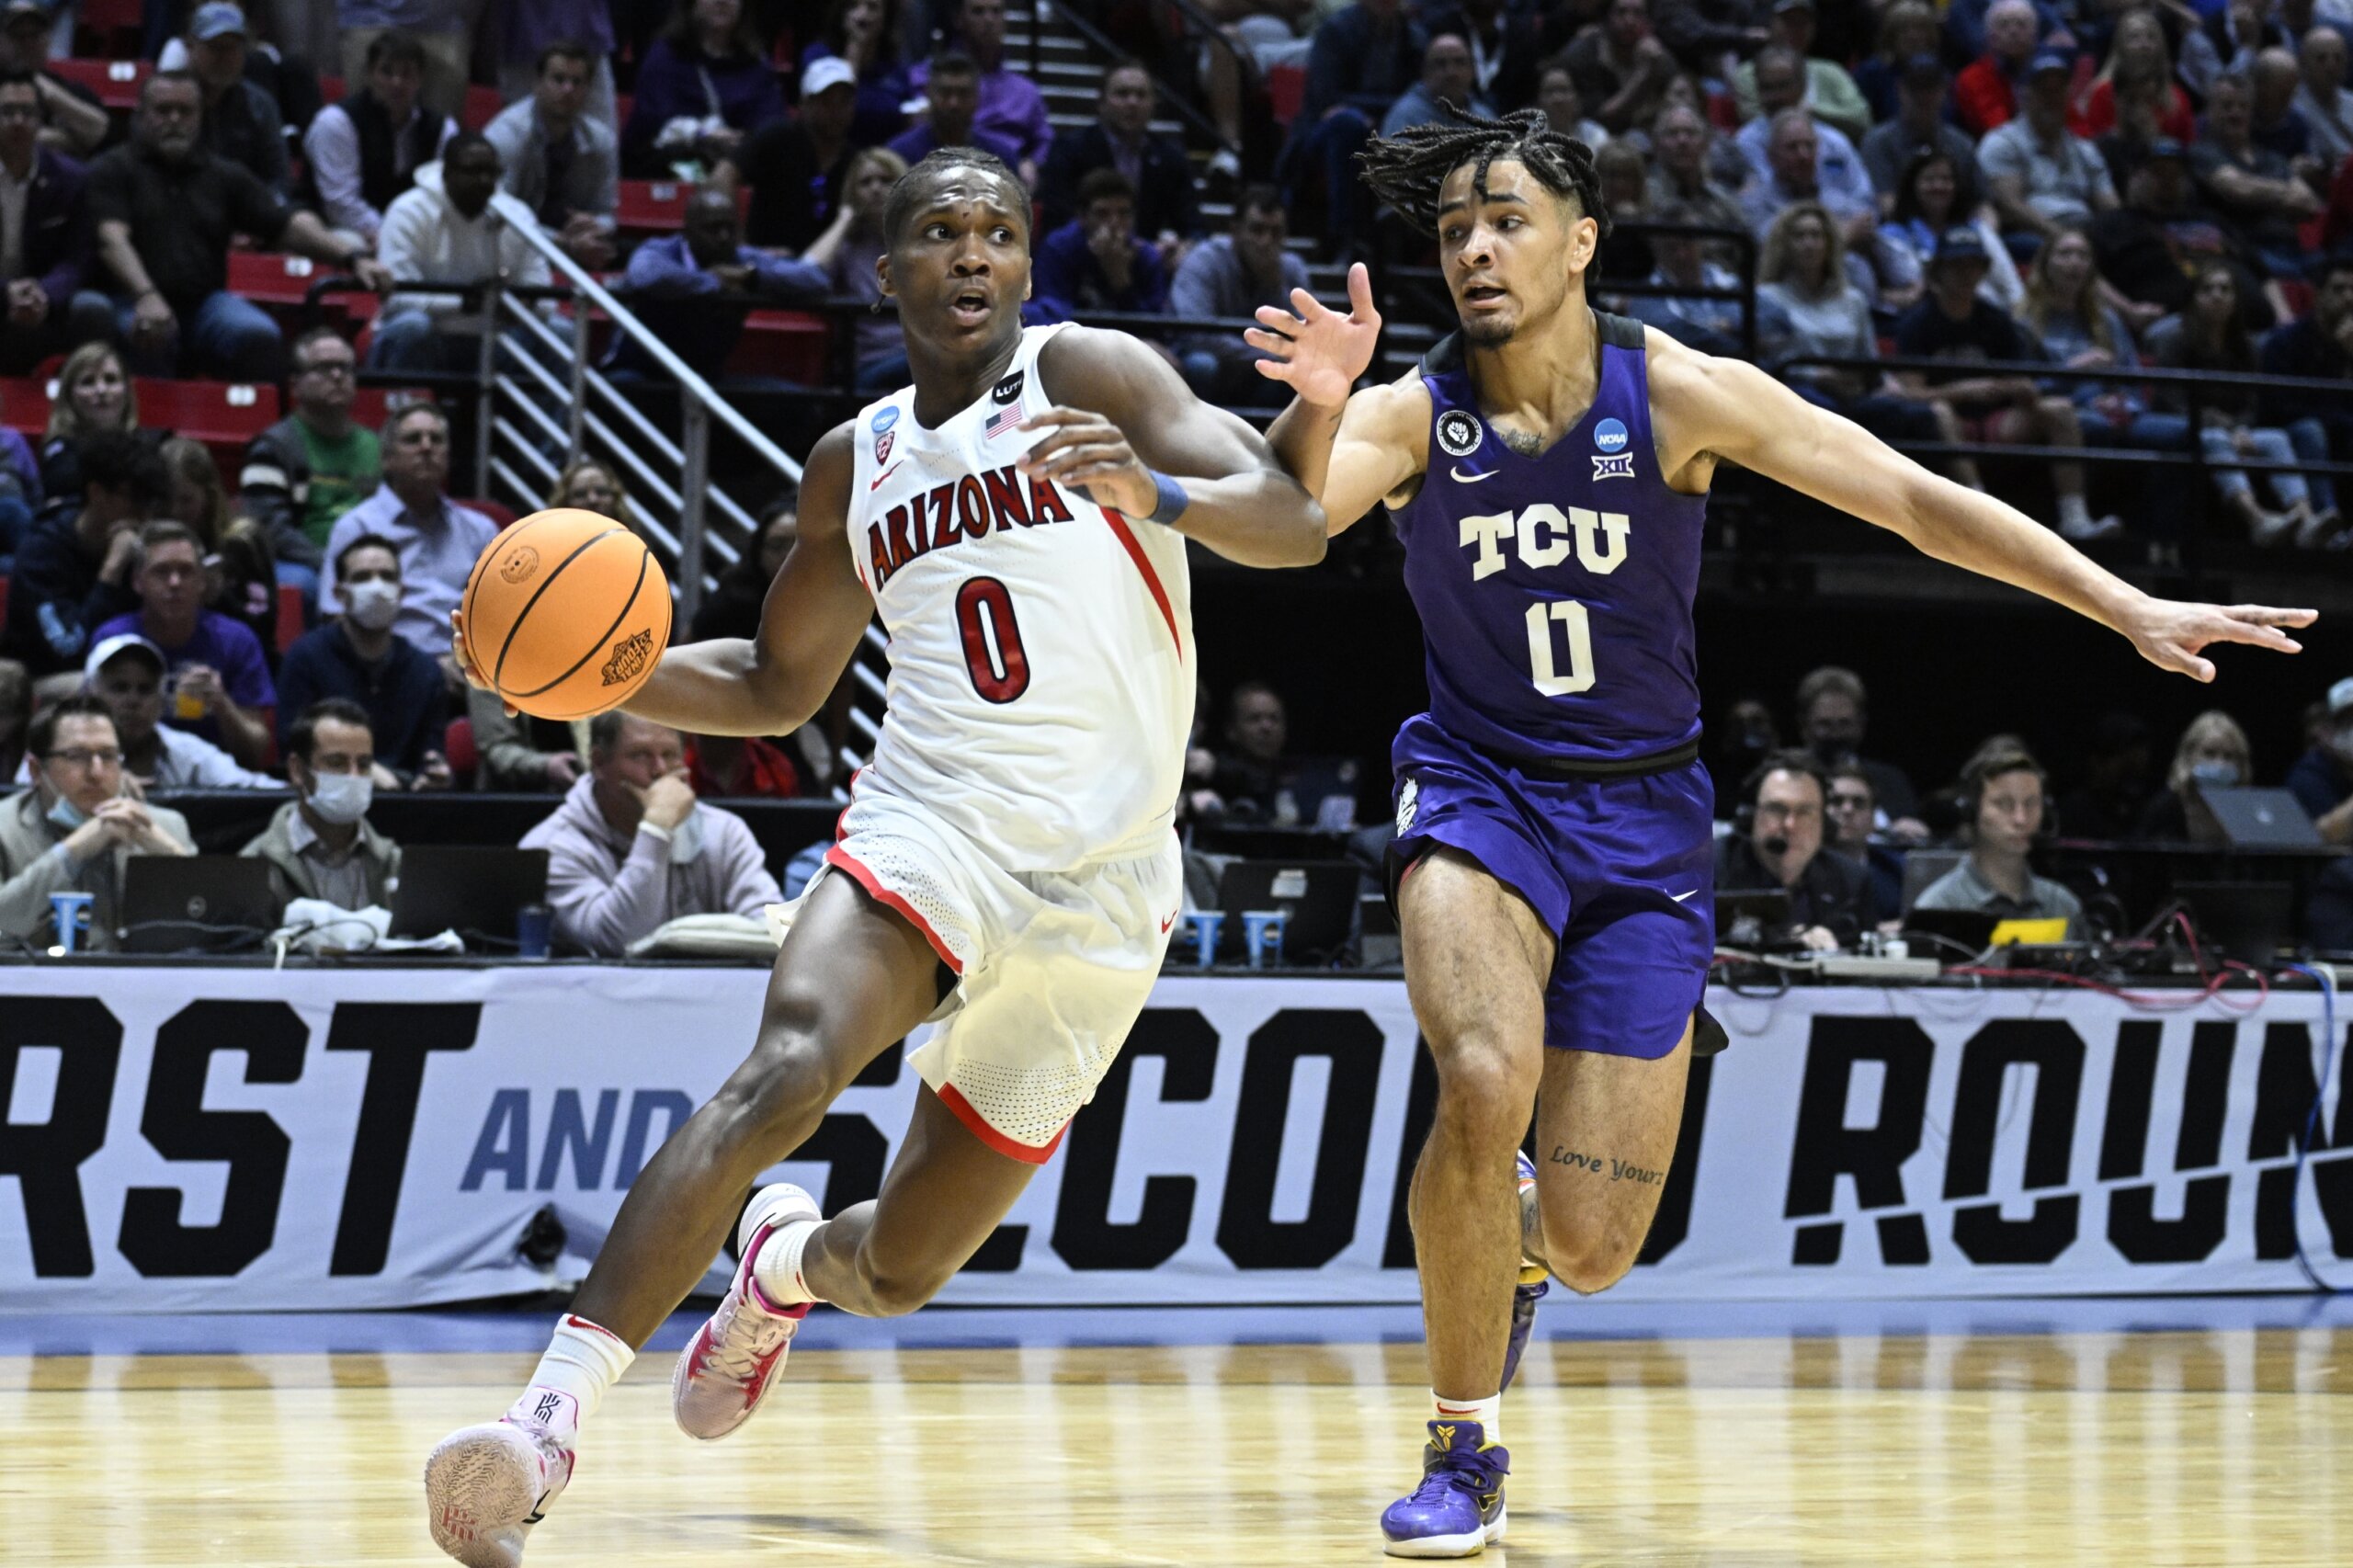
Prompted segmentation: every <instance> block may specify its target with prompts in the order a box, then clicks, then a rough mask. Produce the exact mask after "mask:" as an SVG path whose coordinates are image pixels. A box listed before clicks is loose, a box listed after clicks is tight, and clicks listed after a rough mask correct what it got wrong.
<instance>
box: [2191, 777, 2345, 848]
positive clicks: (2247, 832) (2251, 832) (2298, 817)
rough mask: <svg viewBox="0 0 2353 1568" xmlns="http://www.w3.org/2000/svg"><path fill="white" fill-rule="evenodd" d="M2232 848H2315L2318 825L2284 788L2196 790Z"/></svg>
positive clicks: (2317, 838)
mask: <svg viewBox="0 0 2353 1568" xmlns="http://www.w3.org/2000/svg"><path fill="white" fill-rule="evenodd" d="M2198 796H2199V799H2200V800H2202V801H2205V802H2206V809H2207V810H2209V811H2211V812H2213V813H2214V820H2215V821H2216V822H2218V823H2220V824H2222V833H2223V835H2224V836H2225V837H2227V838H2228V839H2229V840H2230V843H2231V847H2232V848H2234V849H2319V848H2323V847H2325V846H2324V845H2323V844H2322V843H2321V836H2320V829H2318V828H2316V827H2314V826H2313V819H2312V817H2311V816H2310V815H2309V814H2308V813H2307V812H2305V811H2304V806H2303V802H2302V801H2299V800H2297V799H2296V797H2295V795H2294V794H2293V793H2292V792H2291V791H2290V790H2253V789H2248V790H2200V791H2199V792H2198Z"/></svg>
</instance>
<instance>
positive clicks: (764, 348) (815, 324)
mask: <svg viewBox="0 0 2353 1568" xmlns="http://www.w3.org/2000/svg"><path fill="white" fill-rule="evenodd" d="M828 341H830V334H829V333H828V331H827V329H826V325H825V318H824V317H823V316H815V315H811V314H810V313H808V312H806V311H754V312H752V313H751V314H750V315H748V316H745V318H744V335H743V336H742V337H741V338H739V339H738V340H737V341H736V344H735V351H734V352H733V354H731V355H729V356H728V357H727V369H728V372H729V374H731V375H738V376H782V377H784V378H785V379H786V380H788V381H799V382H801V384H802V385H803V386H822V385H823V384H824V380H825V345H826V344H827V342H828Z"/></svg>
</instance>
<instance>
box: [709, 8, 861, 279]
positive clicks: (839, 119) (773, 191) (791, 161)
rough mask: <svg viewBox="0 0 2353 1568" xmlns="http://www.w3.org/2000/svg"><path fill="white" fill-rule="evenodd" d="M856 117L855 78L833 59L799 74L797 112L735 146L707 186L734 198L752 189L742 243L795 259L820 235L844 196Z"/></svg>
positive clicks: (826, 57)
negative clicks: (742, 188)
mask: <svg viewBox="0 0 2353 1568" xmlns="http://www.w3.org/2000/svg"><path fill="white" fill-rule="evenodd" d="M857 119H858V73H857V71H856V70H854V69H852V67H851V65H850V62H848V61H847V60H844V59H842V58H841V57H840V56H839V55H834V54H827V55H821V56H820V57H818V58H817V59H815V60H813V61H811V62H809V63H808V64H807V65H806V66H805V67H803V68H802V70H801V112H800V113H799V114H797V115H794V116H791V117H790V118H789V119H779V120H775V121H772V122H770V123H769V124H767V125H764V126H762V127H760V129H759V130H757V131H754V132H752V134H751V135H749V136H747V137H745V139H744V140H743V141H741V142H737V143H736V144H735V148H734V150H733V152H731V153H728V154H727V156H726V157H725V158H724V159H723V160H722V161H721V163H720V165H719V167H718V168H717V170H715V171H714V172H713V174H712V176H711V183H712V184H713V185H716V186H718V187H720V188H721V189H722V190H724V191H726V192H727V193H728V194H729V195H730V196H733V195H734V194H735V191H736V188H737V187H739V186H743V185H749V186H750V187H752V206H751V210H750V211H748V212H746V213H745V215H744V241H745V244H754V245H759V246H761V247H763V248H766V249H775V250H785V251H790V252H791V253H792V254H793V255H795V256H798V255H800V254H801V252H802V251H804V250H807V249H808V248H809V245H810V242H812V241H813V240H814V239H816V237H817V236H818V235H819V234H822V233H824V232H825V225H826V224H828V223H830V222H833V221H834V214H835V212H836V211H837V210H839V209H840V207H841V204H842V202H843V200H844V199H846V198H847V195H848V192H847V191H845V190H844V189H843V188H842V181H843V179H844V178H845V177H846V176H847V171H848V168H849V158H850V154H851V153H854V152H856V151H857V150H858V149H857V148H856V147H854V146H852V145H851V143H850V129H851V127H852V125H853V124H854V123H855V122H856V120H857Z"/></svg>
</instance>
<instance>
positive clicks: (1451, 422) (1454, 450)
mask: <svg viewBox="0 0 2353 1568" xmlns="http://www.w3.org/2000/svg"><path fill="white" fill-rule="evenodd" d="M1482 434H1483V432H1482V431H1481V429H1480V428H1479V420H1478V416H1477V415H1472V414H1465V413H1464V412H1463V411H1462V410H1461V409H1459V408H1449V409H1448V410H1447V411H1446V412H1445V413H1444V414H1441V415H1438V446H1439V447H1440V449H1443V450H1444V451H1445V453H1446V455H1447V456H1449V457H1450V458H1467V457H1469V456H1470V455H1471V454H1472V452H1475V451H1477V450H1478V449H1479V440H1480V437H1481V436H1482Z"/></svg>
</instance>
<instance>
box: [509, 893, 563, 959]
mask: <svg viewBox="0 0 2353 1568" xmlns="http://www.w3.org/2000/svg"><path fill="white" fill-rule="evenodd" d="M554 932H555V912H554V911H553V910H551V909H550V908H549V907H548V906H547V905H546V904H544V903H527V904H525V905H524V906H523V907H522V908H520V909H518V910H517V911H516V912H515V956H516V957H517V958H524V959H543V958H545V957H547V956H548V942H549V939H550V938H551V937H552V936H553V935H554Z"/></svg>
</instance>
